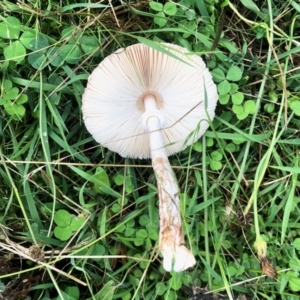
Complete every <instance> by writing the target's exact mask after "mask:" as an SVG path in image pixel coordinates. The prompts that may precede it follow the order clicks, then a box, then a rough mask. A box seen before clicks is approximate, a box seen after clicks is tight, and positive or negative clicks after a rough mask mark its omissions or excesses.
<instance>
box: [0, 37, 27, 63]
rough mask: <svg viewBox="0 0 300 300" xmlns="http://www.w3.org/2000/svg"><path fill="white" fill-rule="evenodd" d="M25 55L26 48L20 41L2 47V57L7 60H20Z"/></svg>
mask: <svg viewBox="0 0 300 300" xmlns="http://www.w3.org/2000/svg"><path fill="white" fill-rule="evenodd" d="M25 55H26V49H25V47H24V46H23V45H22V43H21V42H19V41H15V42H12V43H11V44H9V45H8V46H7V47H5V48H4V57H5V59H7V60H12V61H15V62H21V61H22V60H23V59H24V57H25Z"/></svg>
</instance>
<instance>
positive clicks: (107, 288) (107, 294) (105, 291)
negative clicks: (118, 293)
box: [88, 281, 116, 300]
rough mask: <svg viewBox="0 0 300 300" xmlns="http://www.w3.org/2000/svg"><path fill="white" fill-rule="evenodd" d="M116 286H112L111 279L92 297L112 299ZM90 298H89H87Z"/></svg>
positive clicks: (103, 299) (100, 299) (102, 299)
mask: <svg viewBox="0 0 300 300" xmlns="http://www.w3.org/2000/svg"><path fill="white" fill-rule="evenodd" d="M115 289H116V287H115V286H114V282H113V281H109V282H107V283H106V284H105V285H104V286H103V288H102V289H101V291H100V292H98V293H97V294H96V295H95V296H94V297H93V299H94V300H112V299H113V296H114V293H115ZM88 300H90V299H88Z"/></svg>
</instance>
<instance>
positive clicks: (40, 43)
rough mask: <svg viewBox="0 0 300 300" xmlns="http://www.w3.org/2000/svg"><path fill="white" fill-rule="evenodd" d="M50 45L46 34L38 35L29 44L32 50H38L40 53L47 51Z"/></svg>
mask: <svg viewBox="0 0 300 300" xmlns="http://www.w3.org/2000/svg"><path fill="white" fill-rule="evenodd" d="M48 46H49V43H48V40H47V38H46V37H45V36H44V35H38V36H36V37H35V38H33V39H32V40H31V41H30V42H29V44H28V47H29V49H30V50H32V51H38V50H40V51H39V52H40V53H45V52H46V51H47V47H48Z"/></svg>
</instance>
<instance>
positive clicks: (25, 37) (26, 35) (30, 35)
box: [20, 31, 38, 50]
mask: <svg viewBox="0 0 300 300" xmlns="http://www.w3.org/2000/svg"><path fill="white" fill-rule="evenodd" d="M37 35H38V33H35V32H33V31H25V32H23V34H22V35H21V36H20V42H21V43H22V44H23V45H24V47H25V48H26V49H29V50H32V49H31V47H30V45H31V46H32V41H33V40H34V39H36V38H37Z"/></svg>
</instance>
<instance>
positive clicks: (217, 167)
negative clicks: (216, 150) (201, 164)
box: [209, 160, 222, 171]
mask: <svg viewBox="0 0 300 300" xmlns="http://www.w3.org/2000/svg"><path fill="white" fill-rule="evenodd" d="M209 165H210V168H211V169H212V170H213V171H218V170H221V169H222V164H221V163H220V162H219V161H217V160H211V161H210V164H209Z"/></svg>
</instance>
